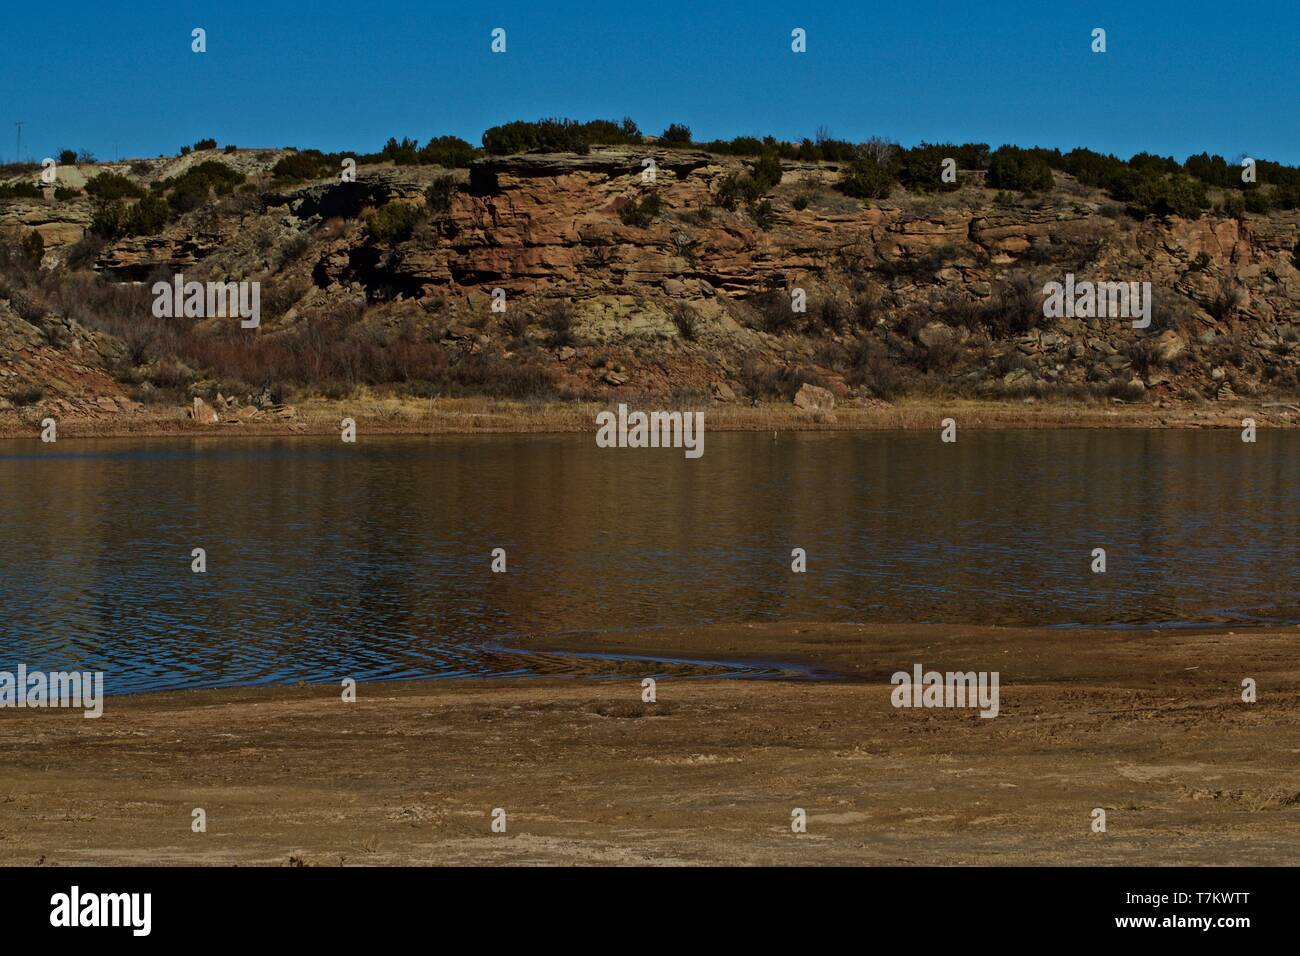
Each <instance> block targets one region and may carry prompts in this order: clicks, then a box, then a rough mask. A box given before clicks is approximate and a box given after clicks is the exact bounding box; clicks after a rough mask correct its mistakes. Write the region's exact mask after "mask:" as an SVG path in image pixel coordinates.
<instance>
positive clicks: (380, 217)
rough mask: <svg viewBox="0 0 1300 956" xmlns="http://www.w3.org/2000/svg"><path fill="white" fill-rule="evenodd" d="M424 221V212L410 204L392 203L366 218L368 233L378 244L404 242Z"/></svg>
mask: <svg viewBox="0 0 1300 956" xmlns="http://www.w3.org/2000/svg"><path fill="white" fill-rule="evenodd" d="M423 219H424V211H423V210H421V209H420V208H419V207H418V206H413V205H411V204H410V203H403V202H390V203H386V204H384V205H383V206H380V207H379V208H378V209H377V210H375V211H374V212H372V213H371V214H370V215H369V216H367V217H366V232H367V233H369V235H370V238H371V239H373V240H375V241H376V242H404V241H406V240H407V239H410V238H411V236H412V234H413V233H414V232H415V227H416V226H418V225H419V224H420V222H421V221H422V220H423Z"/></svg>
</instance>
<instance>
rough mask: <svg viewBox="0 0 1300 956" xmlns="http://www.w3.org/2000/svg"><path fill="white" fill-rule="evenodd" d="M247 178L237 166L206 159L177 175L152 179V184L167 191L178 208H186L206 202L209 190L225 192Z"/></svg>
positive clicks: (195, 206) (170, 199) (218, 193)
mask: <svg viewBox="0 0 1300 956" xmlns="http://www.w3.org/2000/svg"><path fill="white" fill-rule="evenodd" d="M246 178H247V177H246V176H245V175H244V174H243V173H241V172H239V170H237V169H232V168H231V167H230V166H227V165H226V164H225V163H223V162H220V161H218V160H215V159H209V160H206V161H204V162H202V163H199V164H198V165H197V166H192V167H190V168H189V169H187V170H186V171H185V172H184V173H182V174H181V175H179V176H172V177H171V178H170V179H166V180H164V181H162V182H161V183H155V184H154V186H153V188H154V189H155V190H157V191H159V192H169V193H170V195H169V196H168V199H167V201H168V202H169V203H171V206H172V208H173V209H175V210H176V211H177V212H189V211H190V210H192V209H196V208H198V207H199V206H200V205H202V204H203V203H204V202H206V201H207V199H208V194H209V193H210V192H212V191H215V192H216V194H217V195H218V196H224V195H226V194H227V193H229V192H231V191H233V190H234V188H235V187H236V186H238V185H239V184H240V183H242V182H243V181H244V180H245V179H246Z"/></svg>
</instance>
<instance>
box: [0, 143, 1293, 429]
mask: <svg viewBox="0 0 1300 956" xmlns="http://www.w3.org/2000/svg"><path fill="white" fill-rule="evenodd" d="M286 155H291V153H289V152H287V151H285V150H245V149H240V150H234V149H231V150H228V151H226V152H221V151H217V150H200V151H196V152H191V153H189V154H188V155H185V156H181V157H177V158H171V159H158V160H143V161H134V162H123V163H116V164H100V165H97V166H93V167H87V166H76V167H70V166H64V167H60V169H59V185H60V187H62V188H61V189H60V194H61V195H62V197H63V198H57V199H56V198H55V195H54V192H55V190H54V188H53V187H48V188H46V189H44V190H43V193H44V195H43V196H42V197H41V198H23V197H19V198H14V199H10V200H6V201H3V202H0V229H3V230H4V231H5V235H6V238H5V241H4V242H3V244H2V249H0V416H7V417H8V418H9V419H10V421H13V420H15V419H16V420H19V421H21V422H24V423H26V422H34V421H37V420H39V418H40V417H41V416H43V415H45V414H56V415H58V416H62V417H78V416H82V417H89V418H96V417H98V418H104V417H114V416H132V415H145V414H148V413H149V412H150V411H151V410H160V409H167V410H171V411H172V412H175V411H176V410H177V409H180V408H189V407H192V400H193V399H194V398H195V397H198V398H201V399H203V400H204V401H205V402H207V403H208V404H210V405H213V406H214V407H217V412H218V416H219V417H234V416H236V415H237V414H238V413H239V412H240V410H241V409H243V410H244V411H243V413H242V414H243V417H244V418H245V419H248V420H254V419H257V418H259V417H262V416H269V415H275V414H278V415H281V416H288V415H292V414H293V410H292V408H291V407H289V406H293V405H295V404H297V405H301V404H302V403H305V402H310V401H311V400H313V399H316V398H328V399H336V400H340V399H341V400H347V399H352V398H357V397H362V396H369V397H385V396H387V397H393V398H398V399H404V400H412V401H422V400H425V399H429V398H437V397H449V396H468V395H480V396H488V397H495V398H510V399H527V400H530V401H544V402H551V401H554V402H564V401H573V400H582V401H595V402H607V401H614V400H636V399H646V400H648V399H649V398H650V397H652V396H653V397H658V398H659V399H660V400H661V401H671V402H674V403H678V404H683V403H685V404H697V403H711V402H720V403H726V404H735V405H750V404H755V403H758V404H766V403H779V404H782V405H788V404H789V403H790V401H791V398H792V397H793V395H794V394H795V392H796V390H797V389H798V388H799V387H800V386H801V385H802V384H803V383H810V384H813V385H817V386H821V387H824V388H826V389H829V390H830V391H831V392H833V393H834V394H835V395H836V396H837V407H839V408H841V409H842V408H844V407H853V406H855V405H863V404H869V403H880V402H892V401H896V400H898V399H900V398H902V397H906V396H912V397H916V396H931V397H936V398H945V397H964V398H969V399H988V400H1026V399H1028V400H1033V401H1035V402H1039V403H1053V402H1062V403H1064V402H1071V403H1098V404H1107V405H1109V404H1112V403H1114V402H1122V403H1148V404H1154V405H1158V406H1161V407H1164V406H1170V405H1176V404H1188V405H1197V404H1201V403H1214V402H1223V401H1231V400H1241V401H1245V402H1253V403H1257V404H1260V405H1264V404H1270V405H1273V404H1279V403H1280V404H1281V405H1284V406H1285V405H1290V404H1292V403H1295V402H1296V392H1297V370H1298V368H1300V344H1298V343H1300V324H1298V323H1297V318H1298V317H1300V270H1298V269H1297V267H1296V260H1297V244H1298V240H1300V213H1297V212H1296V211H1294V210H1289V211H1288V210H1274V211H1271V212H1267V213H1260V214H1257V213H1251V212H1244V211H1236V212H1235V213H1234V214H1231V215H1228V214H1223V213H1215V212H1213V211H1209V212H1207V213H1206V214H1204V215H1202V216H1200V217H1199V218H1196V219H1187V218H1180V217H1178V216H1173V215H1168V216H1163V217H1160V216H1147V217H1145V218H1137V217H1135V216H1133V215H1130V214H1129V213H1128V212H1127V211H1126V210H1125V208H1124V206H1123V205H1122V204H1119V203H1116V202H1115V201H1114V200H1112V199H1111V198H1110V197H1108V195H1107V194H1106V193H1105V192H1103V191H1101V190H1100V189H1094V188H1091V187H1088V186H1084V185H1081V184H1080V183H1079V182H1078V181H1076V180H1075V179H1074V178H1073V177H1071V176H1069V175H1067V174H1064V173H1061V172H1059V171H1058V172H1057V173H1056V175H1055V181H1054V185H1053V186H1052V187H1051V188H1050V189H1049V190H1044V191H1040V192H1038V193H1036V194H1028V195H1021V194H1015V193H1008V192H1006V191H1000V190H997V189H993V188H986V187H985V186H984V184H983V183H984V173H983V171H981V170H967V169H963V170H961V171H960V173H959V180H958V182H959V183H960V188H958V189H956V190H955V191H952V192H931V193H926V194H915V193H913V192H910V191H907V190H903V189H895V190H893V191H892V192H891V194H890V195H889V196H888V198H884V199H880V200H870V201H863V200H859V199H855V198H852V197H850V196H849V195H845V194H844V193H843V192H841V191H839V190H838V189H837V188H836V186H837V183H839V181H840V179H841V177H842V175H843V173H844V164H843V163H836V162H826V161H801V160H782V161H781V166H780V180H779V182H778V183H777V184H776V185H774V186H772V187H771V188H769V189H766V190H765V191H764V192H763V194H762V199H761V201H751V202H730V201H729V195H728V190H729V189H731V187H732V186H734V184H735V182H736V181H737V180H739V181H741V182H744V181H745V178H746V177H750V176H754V175H757V174H756V173H754V172H753V170H754V167H755V160H746V159H743V158H739V157H733V156H720V155H717V154H714V153H709V152H704V151H702V150H700V149H696V148H666V147H664V146H663V145H661V144H655V143H647V144H639V145H629V146H604V147H602V146H597V147H593V148H592V149H591V150H590V151H589V152H587V153H585V154H576V153H565V154H558V153H538V152H533V153H525V154H519V155H511V156H487V157H483V158H479V159H476V160H475V161H474V162H472V163H471V164H470V166H469V168H468V169H463V168H462V169H456V170H447V169H442V168H439V167H436V166H418V165H403V166H398V165H394V164H392V163H391V162H384V163H373V162H372V163H362V164H361V165H359V166H358V168H357V175H356V181H355V182H341V181H340V179H339V176H338V175H337V173H333V172H331V173H329V174H328V177H327V178H326V177H322V178H317V179H309V180H307V181H302V182H296V183H286V182H283V181H280V180H276V179H274V178H273V176H272V172H271V170H272V168H273V167H274V166H275V164H276V163H277V162H278V161H279V160H280V159H282V158H283V157H285V156H286ZM647 157H651V158H653V159H654V161H655V166H656V169H655V179H656V181H655V182H654V184H653V185H651V184H648V183H645V182H643V170H644V166H643V160H645V159H646V158H647ZM211 163H219V164H222V165H224V166H226V167H228V168H229V169H230V170H232V171H233V174H232V175H231V176H230V177H229V179H224V178H222V177H221V176H218V177H217V178H216V179H213V178H212V167H211V166H209V165H207V164H211ZM196 171H197V172H196ZM105 173H114V174H117V175H118V176H120V177H122V178H123V179H124V180H127V181H129V182H130V183H131V184H133V186H132V187H131V188H132V189H136V190H138V193H139V195H141V196H144V197H151V196H153V195H154V194H155V193H159V194H160V195H167V196H168V197H169V202H170V203H171V206H170V209H163V212H164V213H167V219H166V222H165V223H161V218H160V220H159V223H161V224H160V225H158V226H157V228H156V231H154V232H153V233H152V234H148V233H146V234H137V235H130V234H118V235H115V236H111V237H105V236H104V235H102V234H96V233H95V232H91V231H89V230H90V229H91V226H92V223H97V225H96V229H97V230H98V231H99V232H100V233H103V232H105V231H107V232H110V233H112V232H113V229H112V228H109V227H104V226H103V225H102V223H103V219H102V216H103V213H102V207H103V206H104V205H105V200H104V197H103V196H101V197H99V198H96V197H92V196H90V195H87V194H86V193H85V192H82V191H80V190H82V189H84V188H85V185H86V184H87V183H88V182H92V181H93V179H94V177H96V176H99V175H103V174H105ZM187 173H189V174H191V175H190V177H189V178H188V179H186V178H185V177H186V174H187ZM205 177H207V178H205ZM729 177H734V178H732V179H730V180H729ZM27 178H28V179H33V178H34V177H32V176H28V177H27ZM9 181H10V182H14V181H17V179H16V178H15V177H11V179H10V180H9ZM168 181H171V182H174V183H176V182H179V183H182V185H183V187H184V188H185V189H188V190H189V193H188V194H187V195H184V196H182V195H181V192H182V186H174V187H172V188H171V191H170V192H168V191H166V190H165V189H164V190H161V191H160V190H156V189H155V190H151V186H153V184H164V183H166V182H168ZM105 182H107V180H106V181H105ZM191 187H192V188H191ZM210 187H211V188H210ZM123 188H125V187H123ZM74 191H75V192H74ZM134 196H135V194H134V193H133V194H131V195H127V196H126V197H125V200H124V202H123V203H122V208H121V209H120V210H119V214H122V213H123V211H124V210H125V211H126V212H128V213H129V211H130V210H131V209H132V208H133V206H139V207H141V210H142V213H143V212H144V211H147V210H146V208H145V207H146V206H147V204H148V203H149V202H157V200H153V199H150V198H134ZM629 204H631V205H630V206H629ZM728 205H733V206H734V208H727V206H728ZM97 210H101V211H100V213H99V215H100V216H101V218H100V219H99V220H97V219H96V215H97ZM377 211H378V213H377ZM160 217H161V213H160ZM123 228H126V227H123ZM128 231H129V230H128ZM32 233H37V234H39V235H40V236H41V240H42V241H41V245H40V248H35V249H34V247H33V243H32V240H30V238H29V237H30V236H31V234H32ZM178 273H181V274H183V275H184V278H185V280H187V281H190V280H198V281H205V282H206V281H222V282H229V281H233V282H242V281H249V282H252V281H256V282H258V283H260V296H261V299H260V301H261V314H260V324H259V325H258V327H257V328H255V329H246V328H241V327H240V322H239V321H238V319H236V318H225V317H207V318H188V319H187V318H156V317H155V316H154V314H153V309H152V305H153V301H154V296H153V294H152V292H151V288H152V286H153V283H154V282H156V281H160V280H161V281H165V282H168V283H171V282H172V281H173V279H174V276H175V275H176V274H178ZM1067 274H1073V276H1074V277H1075V279H1076V280H1077V281H1080V282H1082V281H1084V280H1093V281H1122V282H1139V283H1140V282H1150V283H1151V289H1152V295H1153V307H1152V311H1151V322H1150V326H1149V327H1148V328H1145V329H1135V328H1133V327H1132V323H1131V322H1130V321H1129V320H1128V319H1126V318H1120V317H1116V318H1110V317H1075V318H1070V317H1062V318H1052V319H1048V318H1044V315H1043V304H1042V303H1043V288H1044V286H1045V284H1046V283H1049V282H1053V281H1055V282H1062V281H1065V277H1066V275H1067ZM794 289H801V290H804V292H805V293H806V311H802V312H800V311H795V310H792V308H791V301H792V299H791V290H794ZM493 290H504V296H505V298H504V304H505V309H504V311H496V310H494V308H493ZM498 295H500V293H498Z"/></svg>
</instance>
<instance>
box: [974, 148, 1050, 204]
mask: <svg viewBox="0 0 1300 956" xmlns="http://www.w3.org/2000/svg"><path fill="white" fill-rule="evenodd" d="M985 182H986V183H987V184H988V185H989V186H991V187H993V188H994V189H1018V190H1020V191H1021V192H1024V193H1029V192H1039V191H1042V190H1048V189H1051V188H1052V185H1053V183H1054V180H1053V179H1052V168H1051V166H1049V165H1048V163H1047V160H1046V159H1044V158H1043V156H1042V155H1041V154H1040V152H1039V151H1036V150H1027V149H1020V148H1019V147H1017V146H1002V147H999V148H998V149H996V150H995V151H994V152H993V155H992V156H990V157H989V170H988V175H987V177H986V179H985Z"/></svg>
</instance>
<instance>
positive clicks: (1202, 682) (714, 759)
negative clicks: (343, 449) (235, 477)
mask: <svg viewBox="0 0 1300 956" xmlns="http://www.w3.org/2000/svg"><path fill="white" fill-rule="evenodd" d="M1298 641H1300V627H1286V628H1272V627H1260V628H1231V629H1229V628H1200V629H1196V630H1195V631H1193V630H1191V629H1179V630H1177V631H1158V632H1150V631H1142V632H1138V631H1079V630H1069V631H1064V630H1051V629H1046V628H996V627H962V626H953V625H932V626H908V625H850V624H825V623H816V622H808V623H797V622H784V623H770V624H754V625H738V626H737V625H729V626H719V627H711V628H706V629H694V628H675V629H667V630H655V631H645V632H620V633H618V634H612V635H611V634H590V635H565V636H564V637H563V638H555V639H541V638H537V639H530V640H527V641H525V642H521V643H522V644H524V645H525V646H527V647H528V648H529V649H536V650H539V651H545V652H548V653H563V652H570V653H587V652H591V651H604V652H612V653H625V654H630V653H636V652H638V651H640V650H644V649H646V648H649V649H651V651H652V653H656V654H659V655H668V656H685V655H684V654H682V653H680V652H684V651H688V650H689V651H691V652H693V654H694V656H697V657H705V656H707V657H708V658H709V659H712V660H723V661H725V660H733V659H739V658H742V657H744V658H747V659H749V660H755V659H763V660H773V661H787V662H796V663H800V664H803V665H806V666H813V667H819V668H826V669H830V670H833V671H834V672H836V673H837V674H839V675H841V676H842V678H843V679H842V680H834V681H809V680H782V679H770V680H769V679H762V680H753V679H727V678H725V677H721V678H720V677H717V676H703V677H695V676H692V677H691V678H690V679H687V680H680V679H676V677H675V676H674V674H673V673H664V674H662V675H661V677H660V678H658V679H657V685H656V700H655V701H654V702H653V703H646V702H644V701H643V700H642V685H641V680H642V677H643V676H644V675H645V674H646V673H652V674H653V673H659V671H660V669H659V668H657V667H656V666H655V665H649V664H646V663H645V662H633V664H632V666H630V667H629V666H627V664H626V662H622V663H621V664H620V665H619V666H618V667H615V668H614V670H613V672H612V673H610V672H607V673H605V674H603V675H602V679H598V680H597V679H590V678H586V677H579V678H577V679H573V678H564V679H557V678H548V677H542V678H529V679H527V680H483V679H456V680H428V681H399V682H389V683H382V682H381V683H362V684H360V685H358V688H357V701H356V702H355V703H352V704H345V703H343V702H342V701H341V700H340V695H339V689H338V688H337V687H331V686H329V685H304V686H271V687H251V688H250V687H243V688H230V689H224V690H195V691H173V692H167V693H155V694H139V695H127V696H125V697H117V698H110V699H109V705H108V706H107V707H106V708H105V711H104V715H103V716H102V717H101V718H99V719H96V720H85V719H84V718H83V717H82V716H81V714H80V713H79V712H76V711H41V712H33V711H22V712H18V711H8V712H6V711H0V778H3V779H4V781H5V784H4V785H3V786H2V787H0V864H6V865H34V864H38V863H39V864H42V865H57V864H90V865H102V864H164V865H172V864H197V865H232V864H239V865H358V864H360V865H387V864H410V865H430V864H432V865H444V864H457V863H479V864H484V863H487V864H503V865H512V864H548V863H561V864H578V865H583V864H604V865H618V864H650V865H654V864H681V863H684V864H708V863H714V864H772V865H809V864H840V865H914V864H937V865H951V864H961V863H974V864H981V863H987V864H994V863H996V864H1010V865H1028V864H1058V865H1081V864H1091V865H1126V864H1129V865H1131V864H1139V863H1140V864H1145V865H1165V864H1193V865H1195V864H1223V865H1231V864H1237V863H1241V864H1263V865H1277V864H1283V863H1288V864H1295V863H1297V862H1300V843H1297V841H1296V840H1295V836H1296V834H1297V832H1300V761H1298V760H1297V754H1300V745H1297V744H1296V743H1295V741H1296V740H1297V739H1300V738H1297V734H1296V731H1298V730H1300V660H1297V658H1296V655H1295V648H1296V644H1297V642H1298ZM914 663H915V664H921V665H923V666H924V667H925V668H926V669H927V670H930V669H934V670H939V671H943V670H950V669H954V668H956V669H961V670H978V671H997V672H999V673H1000V674H1001V691H1000V695H1001V699H1000V712H999V714H998V716H997V717H996V718H994V719H983V718H981V717H980V716H979V715H978V713H977V712H976V711H974V710H972V709H969V708H967V709H962V708H937V709H906V708H904V709H897V708H895V707H893V706H891V700H890V693H891V690H892V689H893V688H892V686H891V684H890V681H889V676H890V674H891V673H892V672H894V671H897V670H908V669H910V668H911V667H912V666H913V664H914ZM1245 677H1250V678H1251V679H1253V680H1255V681H1256V682H1257V684H1258V693H1259V697H1258V700H1257V701H1256V702H1255V703H1244V702H1242V701H1241V699H1240V694H1241V690H1240V684H1241V680H1242V679H1243V678H1245ZM200 807H201V808H203V809H204V810H205V812H206V814H207V821H208V824H207V831H206V832H205V833H194V832H192V831H191V828H190V823H191V813H192V810H193V809H194V808H200ZM498 807H500V808H503V809H505V811H506V813H507V819H508V828H507V832H506V833H493V832H492V831H491V829H490V823H491V811H492V810H493V809H495V808H498ZM793 808H802V809H804V810H805V811H806V815H807V824H808V826H807V832H806V833H802V834H796V833H793V832H792V831H791V827H790V820H791V812H792V809H793ZM1097 808H1101V809H1103V810H1105V812H1106V815H1107V821H1108V827H1107V831H1106V832H1105V833H1095V832H1092V830H1091V822H1092V819H1093V817H1092V814H1093V811H1094V810H1095V809H1097Z"/></svg>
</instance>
